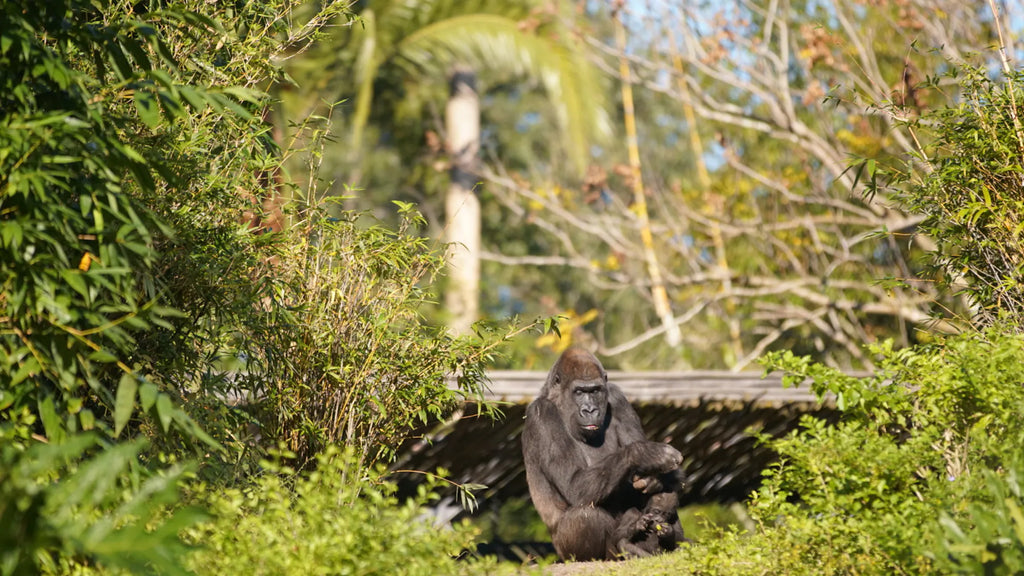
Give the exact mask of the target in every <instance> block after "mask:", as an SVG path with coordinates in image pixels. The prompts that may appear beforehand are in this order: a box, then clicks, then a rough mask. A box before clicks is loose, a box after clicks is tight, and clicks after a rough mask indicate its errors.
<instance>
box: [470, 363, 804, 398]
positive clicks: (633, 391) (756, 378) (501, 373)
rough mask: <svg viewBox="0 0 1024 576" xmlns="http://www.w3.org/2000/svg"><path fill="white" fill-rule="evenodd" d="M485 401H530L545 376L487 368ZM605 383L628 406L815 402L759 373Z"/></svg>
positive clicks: (623, 375)
mask: <svg viewBox="0 0 1024 576" xmlns="http://www.w3.org/2000/svg"><path fill="white" fill-rule="evenodd" d="M487 375H488V377H489V378H490V380H491V382H490V386H489V388H488V391H487V393H486V394H485V397H486V398H487V399H490V400H506V401H510V402H529V401H530V400H532V399H533V398H535V397H536V396H537V393H538V392H539V391H540V387H541V385H543V383H544V380H545V378H546V377H547V373H546V372H539V371H523V370H492V371H490V372H488V374H487ZM608 381H609V382H613V383H615V384H618V385H619V387H621V388H622V391H623V392H624V393H625V394H626V398H628V399H629V400H630V401H632V402H661V403H665V404H676V405H687V404H693V403H696V402H699V401H701V400H704V401H743V402H751V401H756V402H764V403H768V404H784V403H789V402H815V401H816V400H817V398H816V397H815V396H814V394H813V393H812V392H811V390H810V387H809V386H808V385H801V386H799V387H790V388H783V386H782V377H781V375H779V374H769V375H768V376H764V375H763V374H762V373H760V372H725V371H711V370H706V371H690V372H621V371H610V372H608Z"/></svg>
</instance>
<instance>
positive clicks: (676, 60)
mask: <svg viewBox="0 0 1024 576" xmlns="http://www.w3.org/2000/svg"><path fill="white" fill-rule="evenodd" d="M668 41H669V50H670V52H671V55H672V67H673V68H675V70H676V80H677V83H678V85H679V91H680V92H681V93H682V96H683V98H682V102H683V116H684V117H685V118H686V125H687V126H688V127H689V136H690V149H691V150H692V151H693V160H694V164H695V165H696V166H697V181H698V182H699V183H700V188H701V192H702V193H703V194H704V195H707V194H710V192H711V176H710V174H708V167H707V163H706V162H705V161H704V144H703V143H702V142H701V140H700V133H699V132H698V130H697V115H696V114H695V113H694V111H693V104H691V103H690V87H689V86H688V85H687V84H686V77H685V76H684V73H683V72H684V71H683V59H682V58H681V57H680V56H679V48H678V47H677V45H676V38H675V34H673V33H672V31H671V30H670V31H669V33H668ZM710 220H711V230H710V232H711V242H712V244H713V245H714V247H715V260H716V265H717V266H718V268H719V272H720V274H721V278H722V283H721V285H720V287H721V290H720V291H721V292H722V293H724V294H731V293H732V276H731V275H730V273H729V260H728V258H727V257H726V253H725V240H724V239H723V238H722V228H721V227H720V226H719V225H718V220H717V219H715V218H711V219H710ZM725 321H726V324H727V325H728V327H729V341H730V343H731V345H732V355H733V357H732V358H731V359H727V364H733V363H734V362H736V361H737V360H739V359H740V358H743V341H742V340H741V338H740V323H739V320H738V319H737V318H736V300H735V299H734V298H733V297H732V296H729V297H727V298H726V299H725Z"/></svg>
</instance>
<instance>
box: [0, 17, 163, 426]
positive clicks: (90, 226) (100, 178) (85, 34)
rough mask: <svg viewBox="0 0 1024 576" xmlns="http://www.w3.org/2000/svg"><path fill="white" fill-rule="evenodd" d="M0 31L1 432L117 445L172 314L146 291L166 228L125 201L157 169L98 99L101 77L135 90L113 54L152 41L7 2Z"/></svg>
mask: <svg viewBox="0 0 1024 576" xmlns="http://www.w3.org/2000/svg"><path fill="white" fill-rule="evenodd" d="M0 28H2V29H3V30H4V33H3V43H2V47H0V48H2V50H0V68H3V70H4V74H3V75H2V76H0V277H2V278H3V293H2V296H0V424H2V423H4V422H10V423H14V422H15V421H17V422H20V424H19V426H17V427H14V426H6V427H2V428H3V429H4V430H5V432H4V433H3V434H4V435H5V436H8V437H10V436H11V435H12V434H13V435H15V436H17V437H18V438H19V439H21V440H24V439H26V438H27V436H26V433H28V432H29V431H36V432H38V433H42V434H45V436H46V437H48V438H51V439H53V440H55V441H59V440H61V439H62V438H63V437H64V435H65V434H66V433H67V432H68V431H70V432H74V431H76V430H91V429H93V428H99V429H104V430H107V431H109V432H110V433H112V434H114V435H116V434H117V433H119V432H120V429H121V428H122V427H123V426H124V425H125V423H126V422H127V419H128V417H129V415H130V414H131V412H132V410H133V409H134V407H135V402H134V400H135V398H134V393H135V391H136V389H137V388H138V386H139V382H138V379H137V376H136V367H135V366H134V362H133V360H132V350H133V348H134V346H135V336H136V334H138V333H139V332H140V331H141V330H144V329H146V328H150V327H152V326H154V325H165V326H166V325H167V320H168V318H169V317H171V316H172V315H173V313H172V311H171V310H169V309H168V308H166V307H163V306H160V305H159V304H158V303H157V302H156V300H155V298H156V296H157V293H156V292H157V288H156V287H155V286H154V285H153V284H152V283H145V282H141V283H140V282H139V281H138V279H139V278H140V277H143V278H144V277H147V276H151V274H152V272H151V271H152V266H153V264H154V262H155V259H156V253H155V250H154V238H155V237H156V236H157V235H159V234H165V233H167V229H166V228H165V227H164V226H163V225H162V224H161V223H160V222H159V220H158V219H156V218H154V217H153V215H152V214H151V213H150V212H149V211H147V210H146V209H145V208H144V207H142V206H141V205H140V204H139V203H138V202H136V201H134V200H133V199H132V198H131V197H130V196H129V195H128V194H127V193H126V190H125V188H126V187H130V186H135V187H138V188H142V189H152V188H153V187H154V186H155V184H154V177H153V172H154V170H158V169H159V166H156V165H154V164H149V163H147V162H146V161H145V160H144V159H143V158H142V156H141V155H140V154H139V152H138V151H137V150H136V149H134V148H133V147H132V145H131V144H130V143H129V142H128V141H127V139H126V138H124V137H123V134H122V133H121V131H120V129H119V126H118V124H119V123H118V121H117V120H118V119H117V118H114V117H111V116H110V115H109V111H108V109H107V108H106V107H105V106H104V102H105V101H106V99H107V98H110V97H111V96H110V95H109V94H104V96H103V97H100V98H97V93H99V92H102V91H103V88H101V84H105V82H104V79H103V75H102V73H101V72H99V70H102V69H107V70H111V69H112V70H116V71H117V72H116V74H117V75H118V77H119V79H120V80H121V81H124V82H127V81H128V80H129V78H126V77H124V74H125V73H126V72H127V70H125V66H126V65H127V64H126V63H124V62H122V59H123V58H124V55H123V54H122V53H120V52H118V50H128V51H133V50H136V49H137V50H142V51H145V49H146V46H145V41H144V40H141V38H143V37H144V36H143V35H141V34H140V32H139V25H138V24H137V25H136V26H134V27H129V28H127V29H124V30H118V29H117V28H115V27H113V26H112V25H105V24H104V23H103V22H102V14H101V13H100V12H99V11H98V10H97V9H96V8H95V6H94V5H93V3H91V2H77V1H69V2H46V3H43V4H42V5H39V4H38V3H36V2H28V1H15V2H5V3H4V4H3V7H2V8H0ZM116 39H119V40H120V41H121V42H122V44H119V45H118V48H117V49H116V50H115V49H114V48H113V47H112V46H111V45H110V44H109V43H108V42H110V41H111V40H116ZM73 61H77V62H84V61H88V62H89V63H90V68H91V70H92V73H90V72H87V71H83V70H82V69H80V68H78V67H76V66H74V65H73V64H72V62H73ZM143 386H145V384H143ZM129 392H131V398H129ZM158 397H159V393H158V392H157V391H155V390H154V391H153V394H152V398H153V402H152V403H151V404H150V406H148V407H147V408H155V407H156V406H157V404H158V401H157V398H158ZM159 405H160V406H161V407H164V406H165V402H164V401H162V400H161V401H159ZM26 412H31V413H32V414H34V415H36V416H37V418H30V417H27V416H26V415H25V414H26ZM173 412H174V411H173V410H172V409H170V408H169V407H168V408H167V409H166V410H164V414H165V415H166V416H167V417H170V416H172V414H173ZM30 421H31V422H30ZM40 423H41V424H42V427H41V428H40V427H39V424H40ZM33 424H34V425H33Z"/></svg>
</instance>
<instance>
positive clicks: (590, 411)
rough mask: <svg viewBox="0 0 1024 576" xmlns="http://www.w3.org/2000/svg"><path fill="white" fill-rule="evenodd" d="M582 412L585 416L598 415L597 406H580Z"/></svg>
mask: <svg viewBox="0 0 1024 576" xmlns="http://www.w3.org/2000/svg"><path fill="white" fill-rule="evenodd" d="M580 413H581V414H583V415H584V416H596V415H597V406H584V407H583V408H580Z"/></svg>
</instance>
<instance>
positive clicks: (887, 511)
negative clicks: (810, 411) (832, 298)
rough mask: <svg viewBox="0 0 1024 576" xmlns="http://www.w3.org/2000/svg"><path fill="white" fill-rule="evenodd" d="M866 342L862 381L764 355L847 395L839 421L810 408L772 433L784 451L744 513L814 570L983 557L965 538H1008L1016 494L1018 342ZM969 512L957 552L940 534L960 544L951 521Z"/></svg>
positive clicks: (1022, 399)
mask: <svg viewBox="0 0 1024 576" xmlns="http://www.w3.org/2000/svg"><path fill="white" fill-rule="evenodd" d="M871 352H872V353H873V354H874V355H876V357H877V360H878V365H879V366H880V370H879V373H878V374H877V375H876V376H874V377H872V378H868V379H863V380H858V379H853V378H850V377H848V376H844V375H842V374H839V373H838V372H835V371H833V370H830V369H826V368H823V367H821V366H817V365H813V364H810V363H808V362H807V361H806V360H805V359H802V358H796V357H794V356H792V355H791V354H789V353H778V354H771V355H769V356H768V358H767V360H766V365H767V366H768V367H769V369H779V370H786V371H787V372H788V373H789V378H791V379H793V380H796V381H801V380H804V379H805V378H809V379H812V382H813V383H812V387H813V388H814V390H815V391H816V392H817V393H818V394H819V395H822V396H824V395H825V394H834V395H835V396H836V398H840V399H843V411H844V417H843V420H842V421H841V422H840V423H839V424H838V425H836V426H834V427H833V426H828V425H826V424H825V423H823V422H820V421H816V420H813V419H807V420H805V421H804V422H803V426H802V430H801V431H800V432H799V433H795V434H794V435H791V436H789V437H787V438H783V439H780V440H777V441H772V442H771V445H772V447H773V448H774V449H775V450H777V451H778V452H779V454H780V456H781V460H780V463H779V464H778V465H777V466H776V467H774V468H773V469H771V470H770V471H768V473H767V474H766V478H765V484H764V486H763V487H762V488H761V489H760V490H759V491H758V492H757V493H756V494H755V496H754V499H753V507H752V515H753V516H754V517H755V518H756V519H757V520H758V521H759V523H760V524H761V526H762V528H763V529H765V530H767V531H769V532H777V534H776V535H777V536H778V535H781V537H782V539H783V541H784V542H786V543H787V544H784V545H791V546H792V547H793V548H795V549H799V550H802V551H803V552H802V562H804V563H806V565H808V566H811V565H814V566H820V567H821V571H820V572H819V573H846V572H848V571H851V570H853V569H856V570H857V571H858V572H860V573H875V574H889V573H893V572H897V571H900V572H913V573H928V572H929V571H931V570H933V569H935V567H936V565H940V564H944V565H947V566H948V565H950V563H952V562H954V561H957V562H959V561H965V562H966V559H967V558H968V557H969V556H970V555H972V554H976V555H978V556H979V557H981V555H980V554H978V553H977V548H976V547H974V548H972V547H971V546H970V545H969V544H968V542H972V543H977V542H981V543H982V544H981V546H982V549H984V545H985V544H986V543H988V542H989V541H991V542H996V541H997V540H998V539H997V538H996V537H995V536H994V534H996V533H998V534H999V535H1000V536H1001V537H1007V536H1010V537H1013V536H1014V534H1015V532H1014V530H1015V526H1016V518H1015V517H1014V513H1013V512H1012V510H1013V509H1014V507H1015V506H1017V505H1019V503H1020V502H1019V500H1018V501H1017V502H1016V503H1014V502H1013V501H1012V499H1011V500H1007V498H1006V496H1007V495H1009V494H1013V487H1014V486H1016V479H1015V478H1016V474H1018V473H1019V472H1018V471H1016V468H1015V467H1016V465H1015V464H1014V463H1015V462H1016V461H1017V460H1019V458H1018V457H1016V456H1015V454H1017V453H1018V452H1019V451H1020V446H1021V441H1020V440H1021V439H1020V435H1019V423H1020V413H1021V410H1024V390H1022V389H1021V387H1020V382H1021V381H1024V340H1022V339H1021V338H1020V337H1018V336H1010V335H1006V334H1002V333H999V332H996V331H992V332H989V333H985V334H970V335H964V336H960V337H957V338H953V339H950V340H948V341H947V342H944V343H942V344H941V345H935V346H931V347H919V348H916V349H908V350H899V351H898V350H893V349H892V347H891V345H888V344H886V345H880V346H875V347H872V348H871ZM1007 482H1009V484H1007ZM986 484H987V485H988V488H986ZM992 502H999V503H1000V506H1001V507H1002V508H999V507H997V508H995V509H993V508H992V507H991V506H990V503H992ZM982 510H984V511H985V514H987V515H988V516H987V517H983V516H981V515H980V512H981V511H982ZM940 514H944V515H945V516H944V519H943V520H942V522H941V526H940V522H939V518H940ZM993 518H998V519H999V521H998V522H994V521H993ZM974 523H978V524H977V525H978V526H979V527H980V526H981V525H982V524H983V523H987V524H988V525H989V526H988V528H987V531H983V532H982V533H978V532H972V531H970V530H968V529H966V528H961V529H960V530H961V533H960V536H959V538H960V544H958V546H960V548H959V549H960V550H962V551H963V554H962V556H963V558H960V557H958V556H957V555H956V551H957V548H956V547H953V548H950V547H949V545H948V543H947V541H956V539H957V533H956V527H957V526H958V525H961V526H969V525H972V524H974ZM942 526H945V532H944V531H943V529H942ZM967 533H971V534H972V536H971V537H969V538H968V537H965V536H964V534H967ZM987 537H988V538H990V539H989V540H986V538H987ZM972 539H973V540H972ZM1012 550H1013V548H1012V547H1009V548H1008V549H1007V552H1010V551H1012ZM1005 556H1006V560H1005V561H1006V562H1010V561H1011V560H1013V556H1012V554H1009V553H1007V554H1006V555H1005ZM1001 558H1002V557H1000V559H1001ZM953 559H956V560H953ZM989 560H990V561H993V562H994V561H996V560H993V559H992V558H989ZM1007 565H1009V564H1007Z"/></svg>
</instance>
